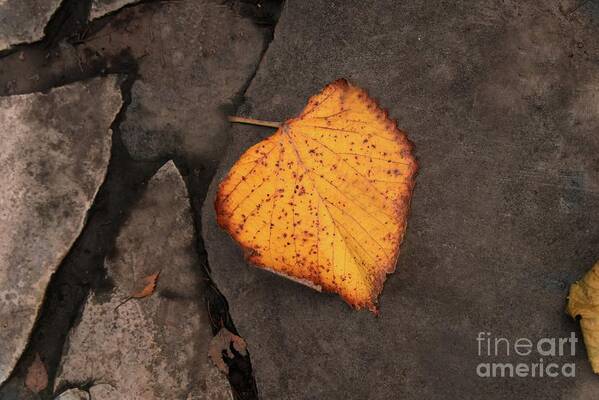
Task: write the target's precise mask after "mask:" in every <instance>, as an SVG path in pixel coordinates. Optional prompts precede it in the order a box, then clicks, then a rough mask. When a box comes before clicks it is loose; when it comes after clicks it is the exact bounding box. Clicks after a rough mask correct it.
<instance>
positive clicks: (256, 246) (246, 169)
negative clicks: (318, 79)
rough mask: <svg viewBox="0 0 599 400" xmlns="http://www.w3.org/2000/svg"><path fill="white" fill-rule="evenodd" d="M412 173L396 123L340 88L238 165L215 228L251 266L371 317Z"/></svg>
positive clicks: (399, 231) (227, 182)
mask: <svg viewBox="0 0 599 400" xmlns="http://www.w3.org/2000/svg"><path fill="white" fill-rule="evenodd" d="M416 170H417V165H416V160H415V158H414V156H413V155H412V145H411V143H410V141H409V140H408V138H407V137H406V135H405V133H403V132H402V131H400V130H399V129H398V128H397V123H396V121H394V120H391V119H390V118H389V117H388V115H387V112H386V111H384V110H383V109H381V108H380V107H379V106H378V105H377V103H376V102H375V101H374V100H373V99H371V98H370V97H369V96H368V94H367V93H366V92H365V91H364V90H362V89H360V88H358V87H356V86H354V85H352V84H350V83H348V82H347V81H346V80H343V79H341V80H337V81H335V82H333V83H331V84H329V85H328V86H326V87H325V88H324V89H323V91H322V92H321V93H319V94H317V95H315V96H313V97H312V98H310V100H309V101H308V104H307V106H306V108H305V109H304V110H303V112H302V113H301V114H300V115H299V116H298V117H297V118H293V119H290V120H288V121H286V122H285V123H283V124H281V126H280V127H279V129H278V130H277V131H276V132H275V133H274V134H273V135H272V136H270V137H268V138H267V139H265V140H263V141H262V142H260V143H258V144H256V145H254V146H252V147H251V148H250V149H248V150H247V151H246V152H245V153H244V154H243V155H242V156H241V157H240V159H239V160H238V161H237V162H236V163H235V165H234V166H233V167H232V169H231V170H230V172H229V174H228V175H227V176H226V178H225V179H224V180H223V181H222V182H221V184H220V187H219V190H218V194H217V197H216V211H217V218H218V223H219V225H220V226H221V227H222V228H224V229H225V230H227V231H228V232H229V234H230V235H231V236H232V237H233V238H234V239H235V240H236V241H237V242H238V243H239V244H240V245H241V246H242V247H243V248H244V249H246V255H247V258H248V261H249V262H251V263H253V264H255V265H257V266H260V267H263V268H265V269H268V270H270V271H273V272H276V273H278V274H282V275H285V276H286V277H288V278H291V279H294V280H297V281H299V282H301V283H304V284H307V285H309V286H311V287H314V288H316V289H318V290H325V291H329V292H335V293H338V294H339V295H340V296H342V297H343V299H345V301H347V302H348V303H349V304H351V305H352V306H354V307H356V308H368V309H370V310H371V311H373V312H376V306H375V303H376V301H377V298H378V295H379V294H380V292H381V290H382V288H383V282H384V281H385V279H386V275H387V274H389V273H392V272H393V271H394V270H395V264H396V261H397V257H398V255H399V246H400V243H401V241H402V239H403V236H404V232H405V230H406V223H407V217H408V211H409V205H410V199H411V196H412V189H413V187H414V178H415V173H416Z"/></svg>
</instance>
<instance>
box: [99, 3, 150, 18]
mask: <svg viewBox="0 0 599 400" xmlns="http://www.w3.org/2000/svg"><path fill="white" fill-rule="evenodd" d="M138 1H140V0H93V1H92V6H91V9H90V11H89V19H90V20H93V19H96V18H99V17H101V16H103V15H106V14H108V13H111V12H113V11H116V10H118V9H119V8H121V7H123V6H126V5H127V4H133V3H137V2H138Z"/></svg>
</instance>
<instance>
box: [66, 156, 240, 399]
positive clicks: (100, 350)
mask: <svg viewBox="0 0 599 400" xmlns="http://www.w3.org/2000/svg"><path fill="white" fill-rule="evenodd" d="M106 268H107V273H108V276H109V278H110V280H111V281H112V283H113V284H114V288H113V289H112V291H111V292H110V293H108V294H107V293H91V294H90V295H89V298H88V300H87V302H86V304H85V308H84V311H83V315H82V318H81V321H80V322H79V323H78V324H77V326H76V327H75V328H74V329H73V330H72V331H71V333H70V336H69V338H68V341H67V344H66V345H65V350H64V353H63V354H64V357H63V359H62V362H61V366H60V368H59V373H58V377H57V380H56V387H61V386H64V385H67V386H68V384H70V383H76V382H90V381H92V382H104V383H110V387H105V388H104V389H103V391H102V393H103V394H101V395H100V394H97V395H94V394H92V397H93V398H94V399H96V398H102V399H111V398H118V399H121V400H128V399H131V400H133V399H147V400H151V399H167V398H168V399H171V398H172V399H208V398H210V399H229V398H231V395H230V389H229V388H228V383H227V382H226V378H225V377H224V376H223V375H217V378H216V379H214V376H213V373H214V371H210V369H211V368H213V367H211V366H209V363H208V344H209V342H210V339H211V337H212V334H211V330H210V324H209V319H208V315H207V310H206V309H205V307H204V304H203V296H202V287H203V285H202V282H201V275H200V265H199V260H198V256H197V253H196V250H195V233H194V226H193V219H192V212H191V208H190V203H189V198H188V194H187V189H186V187H185V183H184V181H183V179H182V177H181V175H180V174H179V172H178V170H177V168H176V166H175V164H174V163H173V162H172V161H170V162H168V163H167V164H165V165H164V166H163V167H162V168H161V169H160V170H159V171H158V172H157V173H156V175H155V176H154V177H153V178H152V179H151V180H150V182H149V183H148V187H147V188H146V191H145V193H144V194H143V196H142V197H141V199H140V201H139V202H138V203H137V204H136V205H135V206H134V209H133V210H132V212H131V214H130V216H129V217H128V219H127V220H126V222H125V223H124V226H123V227H122V229H121V231H120V233H119V235H118V237H117V240H116V245H115V251H114V254H113V255H112V256H111V257H110V259H108V260H107V261H106ZM159 271H160V277H159V280H158V283H157V287H156V291H155V292H154V293H153V294H152V295H151V296H149V297H146V298H143V299H131V300H129V301H126V302H125V303H123V300H124V299H127V297H128V296H130V295H131V294H132V293H134V292H136V291H138V290H140V289H141V288H143V287H144V278H145V277H147V276H149V275H152V274H154V273H156V272H159ZM90 393H91V392H90ZM209 394H210V395H209ZM115 396H116V397H115Z"/></svg>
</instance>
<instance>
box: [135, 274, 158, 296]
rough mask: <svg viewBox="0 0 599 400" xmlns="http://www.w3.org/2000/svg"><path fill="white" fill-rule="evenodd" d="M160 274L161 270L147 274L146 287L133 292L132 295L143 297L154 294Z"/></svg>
mask: <svg viewBox="0 0 599 400" xmlns="http://www.w3.org/2000/svg"><path fill="white" fill-rule="evenodd" d="M159 276H160V272H156V273H155V274H152V275H148V276H146V277H145V278H144V283H145V286H144V288H143V289H141V290H140V291H138V292H135V293H133V294H132V295H131V297H132V298H134V299H142V298H144V297H148V296H151V295H152V294H154V291H155V290H156V285H157V284H158V277H159Z"/></svg>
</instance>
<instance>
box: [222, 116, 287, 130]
mask: <svg viewBox="0 0 599 400" xmlns="http://www.w3.org/2000/svg"><path fill="white" fill-rule="evenodd" d="M228 119H229V121H230V122H236V123H239V124H249V125H258V126H268V127H270V128H279V127H280V126H281V125H282V124H281V123H280V122H274V121H262V120H260V119H254V118H245V117H235V116H229V118H228Z"/></svg>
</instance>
